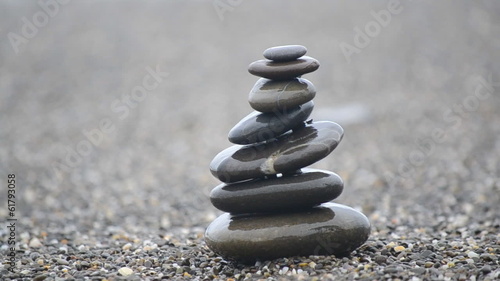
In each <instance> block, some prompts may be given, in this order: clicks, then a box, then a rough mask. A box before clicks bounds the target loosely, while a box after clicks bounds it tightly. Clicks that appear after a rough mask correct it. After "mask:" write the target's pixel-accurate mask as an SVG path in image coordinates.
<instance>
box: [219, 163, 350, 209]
mask: <svg viewBox="0 0 500 281" xmlns="http://www.w3.org/2000/svg"><path fill="white" fill-rule="evenodd" d="M343 186H344V183H343V181H342V179H341V178H340V177H339V176H338V175H337V174H335V173H333V172H329V171H324V170H317V169H303V171H302V173H299V174H293V175H284V176H281V177H277V178H270V179H256V180H251V181H246V182H241V183H234V184H221V185H218V186H217V187H215V188H214V189H213V190H212V192H211V193H210V200H211V201H212V204H213V205H214V206H215V207H216V208H218V209H219V210H222V211H224V212H229V213H258V212H260V213H263V212H273V211H284V210H292V209H295V210H297V209H301V208H306V207H312V206H315V205H318V204H321V203H324V202H328V201H330V200H333V199H335V198H336V197H337V196H339V195H340V194H341V193H342V189H343Z"/></svg>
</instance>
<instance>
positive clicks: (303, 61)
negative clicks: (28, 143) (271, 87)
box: [248, 56, 319, 80]
mask: <svg viewBox="0 0 500 281" xmlns="http://www.w3.org/2000/svg"><path fill="white" fill-rule="evenodd" d="M318 68H319V62H318V61H317V60H316V59H314V58H311V57H308V56H302V57H300V58H299V59H296V60H293V61H286V62H274V61H270V60H258V61H256V62H253V63H251V64H250V65H249V66H248V72H250V73H251V74H253V75H255V76H259V77H263V78H268V79H272V80H287V79H292V78H295V77H299V76H301V75H304V74H306V73H310V72H313V71H316V69H318Z"/></svg>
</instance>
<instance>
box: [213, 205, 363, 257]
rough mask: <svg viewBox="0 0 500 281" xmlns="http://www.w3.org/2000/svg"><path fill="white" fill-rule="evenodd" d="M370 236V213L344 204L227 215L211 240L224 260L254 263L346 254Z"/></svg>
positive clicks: (217, 221) (215, 224)
mask: <svg viewBox="0 0 500 281" xmlns="http://www.w3.org/2000/svg"><path fill="white" fill-rule="evenodd" d="M369 235H370V222H369V221H368V219H367V218H366V216H365V215H363V214H362V213H360V212H358V211H356V210H354V209H352V208H350V207H347V206H344V205H341V204H335V203H324V204H322V205H320V206H317V207H314V208H311V209H308V210H302V211H297V212H292V213H270V214H260V215H239V216H235V215H230V214H229V213H224V214H222V215H221V216H219V217H218V218H217V219H215V220H214V221H213V222H212V223H211V224H210V225H209V226H208V228H207V230H206V232H205V241H206V243H207V245H208V247H210V249H212V250H213V251H214V252H216V253H218V254H219V255H221V256H223V257H226V258H228V259H235V260H239V261H242V262H248V263H253V262H254V261H255V260H257V259H259V260H269V259H274V258H280V257H291V256H309V255H336V256H346V255H348V254H349V253H350V252H352V251H353V250H355V249H356V248H358V247H359V246H361V245H362V244H363V243H365V242H366V240H367V239H368V236H369Z"/></svg>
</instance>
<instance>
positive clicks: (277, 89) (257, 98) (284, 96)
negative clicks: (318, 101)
mask: <svg viewBox="0 0 500 281" xmlns="http://www.w3.org/2000/svg"><path fill="white" fill-rule="evenodd" d="M315 95H316V88H314V85H313V84H312V83H311V82H310V81H309V80H307V79H303V78H295V79H292V80H285V81H276V80H269V79H266V78H260V79H259V80H257V82H256V83H255V85H254V86H253V88H252V90H251V91H250V94H249V95H248V102H249V103H250V106H251V107H252V108H253V109H255V110H257V111H260V112H273V111H283V110H286V109H288V108H294V107H296V106H299V105H301V104H304V103H306V102H308V101H310V100H312V99H313V98H314V96H315Z"/></svg>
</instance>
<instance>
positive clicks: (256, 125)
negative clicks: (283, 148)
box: [228, 101, 314, 144]
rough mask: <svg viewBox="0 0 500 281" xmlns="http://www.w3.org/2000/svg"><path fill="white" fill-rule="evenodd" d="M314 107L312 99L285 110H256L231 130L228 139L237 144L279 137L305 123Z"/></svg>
mask: <svg viewBox="0 0 500 281" xmlns="http://www.w3.org/2000/svg"><path fill="white" fill-rule="evenodd" d="M313 108H314V103H313V102H312V101H310V102H308V103H306V104H303V105H299V106H298V107H295V108H293V109H291V110H289V111H285V112H279V111H277V112H275V113H272V112H268V113H261V112H258V111H254V112H252V113H250V114H249V115H247V116H246V117H245V118H243V119H242V120H241V121H240V122H238V124H236V125H235V126H234V127H233V128H232V129H231V130H230V131H229V135H228V139H229V141H230V142H232V143H236V144H251V143H257V142H262V141H266V140H270V139H274V138H277V137H279V136H280V135H282V134H283V133H286V132H287V131H289V130H291V129H293V128H295V127H297V126H300V125H301V124H303V122H304V121H305V120H306V119H307V117H309V115H311V112H312V110H313Z"/></svg>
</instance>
